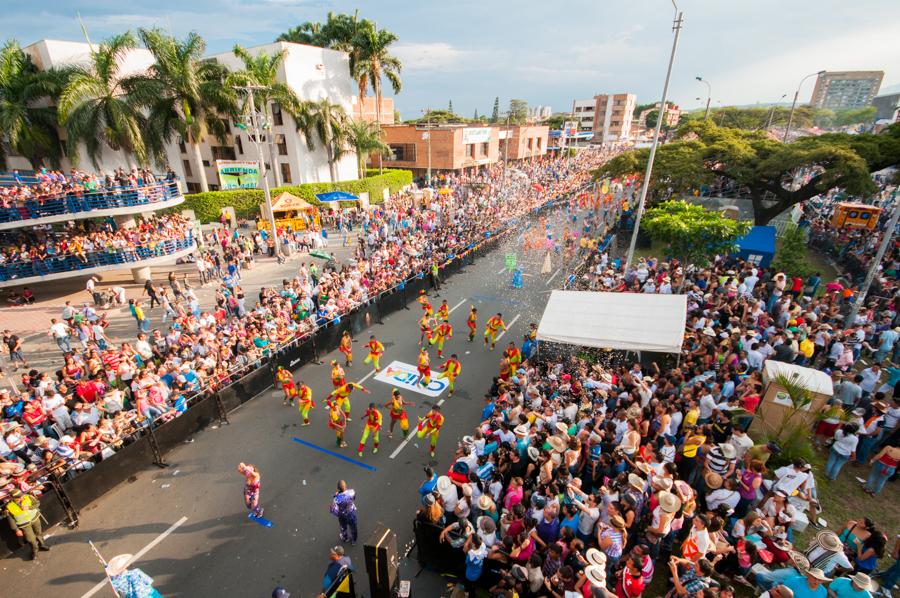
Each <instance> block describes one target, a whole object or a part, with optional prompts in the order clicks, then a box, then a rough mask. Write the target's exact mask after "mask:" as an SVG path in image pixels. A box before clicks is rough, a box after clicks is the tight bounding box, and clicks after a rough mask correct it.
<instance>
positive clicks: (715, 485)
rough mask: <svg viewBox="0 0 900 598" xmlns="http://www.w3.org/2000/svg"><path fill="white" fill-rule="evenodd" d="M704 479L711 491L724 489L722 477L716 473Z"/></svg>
mask: <svg viewBox="0 0 900 598" xmlns="http://www.w3.org/2000/svg"><path fill="white" fill-rule="evenodd" d="M703 479H704V480H706V485H707V487H708V488H709V489H710V490H717V489H719V488H721V487H722V476H720V475H719V474H717V473H716V472H714V471H711V472H709V473H708V474H706V475H705V476H703Z"/></svg>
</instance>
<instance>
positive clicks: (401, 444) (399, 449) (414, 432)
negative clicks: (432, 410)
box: [389, 399, 444, 459]
mask: <svg viewBox="0 0 900 598" xmlns="http://www.w3.org/2000/svg"><path fill="white" fill-rule="evenodd" d="M443 404H444V399H441V400H440V401H438V402H437V403H435V405H437V406H438V407H440V406H441V405H443ZM415 435H416V430H413V431H412V432H410V434H409V436H407V437H406V438H404V439H403V442H401V443H400V444H399V445H397V448H395V449H394V452H393V453H391V456H390V457H389V458H390V459H394V458H395V457H396V456H397V455H399V454H400V451H402V450H403V449H404V448H406V445H407V444H409V441H410V440H412V439H413V438H414V437H415Z"/></svg>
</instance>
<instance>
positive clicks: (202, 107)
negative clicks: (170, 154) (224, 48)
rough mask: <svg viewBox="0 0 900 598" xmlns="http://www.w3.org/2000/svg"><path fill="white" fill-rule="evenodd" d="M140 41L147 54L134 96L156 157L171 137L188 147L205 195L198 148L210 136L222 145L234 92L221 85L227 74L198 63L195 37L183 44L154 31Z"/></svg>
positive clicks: (199, 43) (201, 45)
mask: <svg viewBox="0 0 900 598" xmlns="http://www.w3.org/2000/svg"><path fill="white" fill-rule="evenodd" d="M138 34H139V36H140V38H141V41H142V42H144V45H145V46H146V47H147V49H148V50H150V52H151V53H152V54H153V58H154V59H155V62H154V64H153V65H152V66H151V67H150V68H149V69H148V74H147V76H146V77H144V78H143V80H140V78H136V83H139V85H138V87H137V88H136V89H135V91H138V90H139V91H140V95H141V98H142V103H144V104H145V105H146V106H147V107H148V108H149V111H150V113H149V119H148V123H147V124H148V130H149V135H150V139H151V140H152V142H153V144H154V146H155V147H154V149H155V150H157V151H162V149H163V147H164V144H165V143H166V142H168V141H169V140H170V139H171V138H172V136H173V134H176V133H177V134H178V135H180V136H181V138H182V139H184V140H185V141H186V142H187V143H188V144H189V145H190V146H191V149H192V151H193V154H194V163H195V165H196V168H197V173H198V175H199V178H200V190H201V191H204V192H205V191H209V184H208V183H207V180H206V170H205V168H204V167H203V159H202V157H201V156H200V143H202V142H203V141H204V140H205V139H206V138H207V137H208V136H209V135H210V134H212V135H213V136H214V137H216V139H218V140H219V141H221V142H224V140H225V136H226V135H227V132H228V121H227V119H230V118H233V117H235V116H236V114H237V99H236V94H235V93H234V91H233V90H232V89H231V88H229V87H228V86H227V85H225V77H226V75H227V71H226V70H225V68H224V67H223V66H221V65H220V64H218V63H215V62H212V61H207V60H203V53H204V51H205V50H206V43H205V42H204V41H203V38H201V37H200V36H199V35H198V34H197V33H196V32H191V33H189V34H188V35H187V37H185V38H184V39H183V40H178V39H175V38H174V37H172V36H170V35H167V34H166V33H164V32H162V31H161V30H159V29H140V30H139V32H138Z"/></svg>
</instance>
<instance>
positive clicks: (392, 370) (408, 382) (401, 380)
mask: <svg viewBox="0 0 900 598" xmlns="http://www.w3.org/2000/svg"><path fill="white" fill-rule="evenodd" d="M437 373H438V372H435V371H434V370H432V372H431V383H429V384H428V386H427V387H425V386H422V385H421V384H415V381H416V378H418V377H419V370H418V368H416V366H414V365H410V364H408V363H403V362H402V361H392V362H391V365H389V366H387V367H386V368H384V369H383V370H381V371H380V372H378V373H377V374H376V375H375V379H376V380H378V381H379V382H384V383H385V384H390V385H391V386H397V387H399V388H405V389H406V390H411V391H412V392H417V393H419V394H423V395H425V396H426V397H439V396H440V395H441V393H442V392H444V389H445V388H447V381H446V380H444V379H441V380H438V379H437V378H436V377H435V376H436V375H437Z"/></svg>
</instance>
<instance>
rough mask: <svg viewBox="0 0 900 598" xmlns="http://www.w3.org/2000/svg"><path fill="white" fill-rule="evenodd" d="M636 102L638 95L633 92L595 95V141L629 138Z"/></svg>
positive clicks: (604, 141)
mask: <svg viewBox="0 0 900 598" xmlns="http://www.w3.org/2000/svg"><path fill="white" fill-rule="evenodd" d="M636 104H637V96H636V95H634V94H633V93H617V94H598V95H596V96H594V127H593V131H594V142H595V143H596V142H598V141H599V142H601V143H614V142H616V141H624V140H626V139H628V138H629V137H630V136H631V125H632V120H633V118H634V107H635V105H636Z"/></svg>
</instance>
